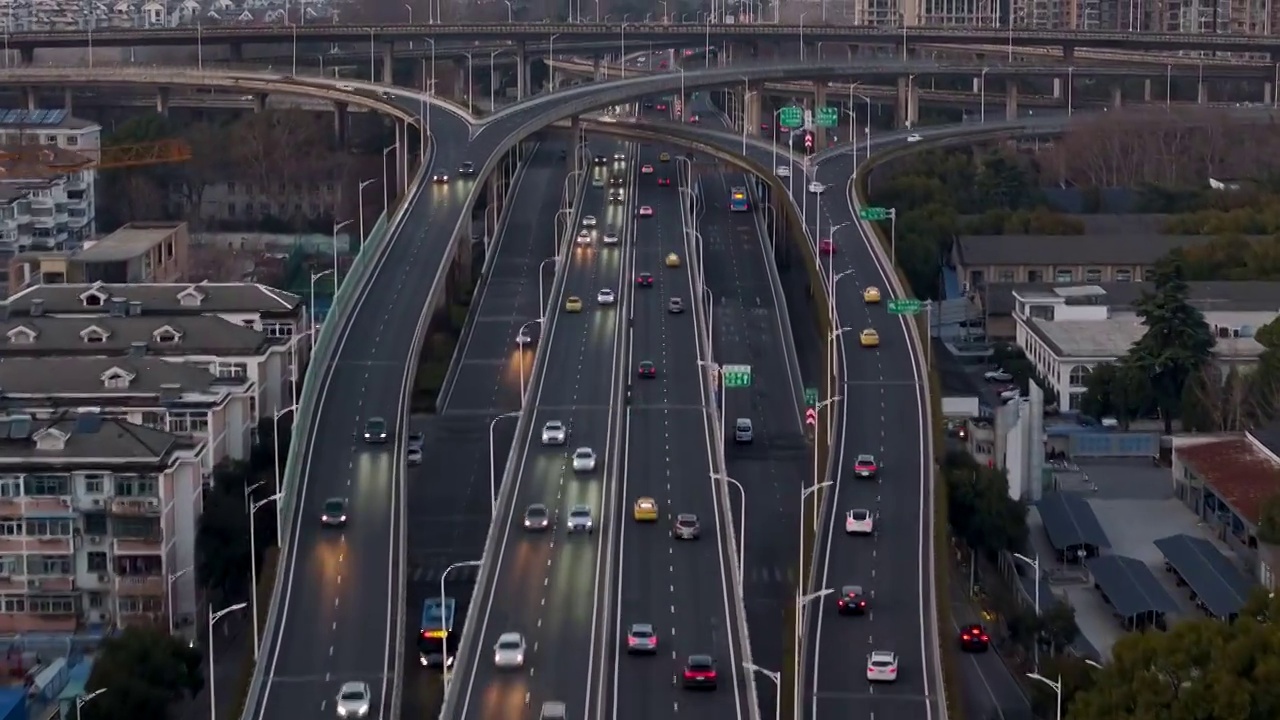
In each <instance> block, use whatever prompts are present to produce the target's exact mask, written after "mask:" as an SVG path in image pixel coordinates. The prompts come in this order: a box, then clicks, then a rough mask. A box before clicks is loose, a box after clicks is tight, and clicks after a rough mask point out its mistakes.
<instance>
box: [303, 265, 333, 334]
mask: <svg viewBox="0 0 1280 720" xmlns="http://www.w3.org/2000/svg"><path fill="white" fill-rule="evenodd" d="M336 272H337V270H336V269H335V268H329V269H328V270H321V271H320V272H318V273H311V308H310V313H311V327H312V329H314V328H315V312H316V281H317V280H319V279H320V278H322V277H324V276H325V275H328V274H330V273H336ZM333 285H334V287H333V289H334V293H333V294H334V295H337V294H338V293H337V289H338V283H337V282H335V283H334V284H333ZM311 342H315V339H314V338H313V339H312V340H311Z"/></svg>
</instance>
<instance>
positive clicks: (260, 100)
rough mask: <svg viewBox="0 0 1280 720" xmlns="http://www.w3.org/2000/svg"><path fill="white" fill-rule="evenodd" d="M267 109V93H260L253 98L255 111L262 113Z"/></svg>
mask: <svg viewBox="0 0 1280 720" xmlns="http://www.w3.org/2000/svg"><path fill="white" fill-rule="evenodd" d="M266 109H267V93H258V94H256V95H254V96H253V111H254V112H255V113H260V112H262V111H264V110H266Z"/></svg>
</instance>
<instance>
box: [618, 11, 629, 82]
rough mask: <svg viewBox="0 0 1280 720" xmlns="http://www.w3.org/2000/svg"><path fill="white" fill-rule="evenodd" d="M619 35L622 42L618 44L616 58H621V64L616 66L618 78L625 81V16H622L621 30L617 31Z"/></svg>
mask: <svg viewBox="0 0 1280 720" xmlns="http://www.w3.org/2000/svg"><path fill="white" fill-rule="evenodd" d="M619 33H620V34H621V35H622V41H621V43H620V45H621V47H619V48H618V53H619V55H618V57H620V58H621V62H620V63H619V64H618V73H619V76H618V77H619V79H621V80H626V79H627V16H626V15H623V16H622V28H621V30H619Z"/></svg>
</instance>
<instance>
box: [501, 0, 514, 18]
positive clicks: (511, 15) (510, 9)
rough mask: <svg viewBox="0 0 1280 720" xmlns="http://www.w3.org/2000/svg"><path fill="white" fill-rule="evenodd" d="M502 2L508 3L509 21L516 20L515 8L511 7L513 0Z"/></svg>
mask: <svg viewBox="0 0 1280 720" xmlns="http://www.w3.org/2000/svg"><path fill="white" fill-rule="evenodd" d="M502 2H504V3H506V4H507V22H509V23H512V22H515V19H514V17H513V16H514V13H515V10H514V9H513V8H512V7H511V0H502Z"/></svg>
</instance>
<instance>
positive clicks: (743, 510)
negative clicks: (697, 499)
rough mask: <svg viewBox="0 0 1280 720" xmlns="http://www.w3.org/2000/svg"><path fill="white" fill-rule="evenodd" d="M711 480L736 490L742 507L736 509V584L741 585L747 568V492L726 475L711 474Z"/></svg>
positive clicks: (740, 484)
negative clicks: (728, 485)
mask: <svg viewBox="0 0 1280 720" xmlns="http://www.w3.org/2000/svg"><path fill="white" fill-rule="evenodd" d="M711 479H712V480H724V481H725V482H726V483H728V484H730V485H732V486H734V487H736V488H738V497H739V498H740V499H741V500H742V505H741V506H740V507H739V508H738V582H739V583H741V582H742V581H743V580H742V575H743V574H744V573H746V567H747V491H746V490H743V489H742V483H740V482H738V481H737V480H734V479H733V478H731V477H729V476H728V475H721V474H719V473H711Z"/></svg>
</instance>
